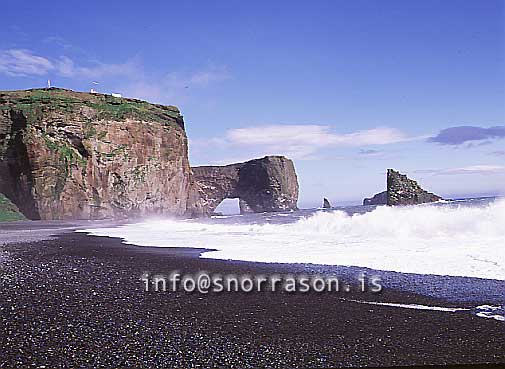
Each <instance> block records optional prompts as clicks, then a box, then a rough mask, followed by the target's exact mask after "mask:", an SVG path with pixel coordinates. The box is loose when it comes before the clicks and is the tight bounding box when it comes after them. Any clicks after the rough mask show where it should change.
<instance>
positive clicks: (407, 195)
mask: <svg viewBox="0 0 505 369" xmlns="http://www.w3.org/2000/svg"><path fill="white" fill-rule="evenodd" d="M439 200H442V198H441V197H440V196H437V195H435V194H433V193H431V192H428V191H426V190H424V189H422V188H421V186H419V184H418V183H417V182H416V181H414V180H412V179H410V178H408V177H407V176H406V175H404V174H401V173H400V172H397V171H395V170H394V169H388V172H387V190H386V191H384V192H380V193H378V194H376V195H375V196H374V197H372V198H366V199H364V200H363V205H391V206H396V205H417V204H424V203H429V202H435V201H439Z"/></svg>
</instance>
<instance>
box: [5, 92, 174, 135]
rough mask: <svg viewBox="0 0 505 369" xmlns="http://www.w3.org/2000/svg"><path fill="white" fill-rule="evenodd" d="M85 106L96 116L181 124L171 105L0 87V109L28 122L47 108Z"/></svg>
mask: <svg viewBox="0 0 505 369" xmlns="http://www.w3.org/2000/svg"><path fill="white" fill-rule="evenodd" d="M86 108H89V109H90V110H89V111H88V113H89V114H92V115H94V116H95V118H97V119H99V120H115V121H121V120H125V119H127V118H132V119H138V120H142V121H154V122H160V123H164V124H168V125H174V126H178V127H181V128H183V123H182V122H183V121H182V116H181V114H180V112H179V109H177V108H176V107H175V106H164V105H157V104H150V103H148V102H146V101H142V100H137V99H127V98H122V97H114V96H112V95H105V94H92V93H86V92H75V91H71V90H65V89H57V88H45V89H32V90H22V91H0V111H1V110H12V109H13V110H15V111H20V112H22V113H23V115H24V116H25V117H26V119H27V123H28V124H30V123H36V122H38V121H40V120H41V119H42V117H43V115H44V113H45V112H47V111H55V112H61V113H62V114H63V115H65V114H69V115H70V114H72V113H76V112H79V111H82V110H83V109H86Z"/></svg>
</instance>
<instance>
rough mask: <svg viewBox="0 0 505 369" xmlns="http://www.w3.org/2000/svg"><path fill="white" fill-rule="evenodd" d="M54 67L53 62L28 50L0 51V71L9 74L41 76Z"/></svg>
mask: <svg viewBox="0 0 505 369" xmlns="http://www.w3.org/2000/svg"><path fill="white" fill-rule="evenodd" d="M54 69H55V65H54V64H53V62H52V61H51V60H49V59H47V58H44V57H42V56H38V55H34V54H33V53H32V52H31V51H29V50H23V49H10V50H3V51H0V73H4V74H7V75H9V76H29V75H36V76H42V75H45V74H47V73H48V72H49V71H52V70H54Z"/></svg>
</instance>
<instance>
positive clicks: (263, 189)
mask: <svg viewBox="0 0 505 369" xmlns="http://www.w3.org/2000/svg"><path fill="white" fill-rule="evenodd" d="M226 198H239V199H240V201H239V205H240V212H241V213H247V212H256V213H258V212H265V211H266V212H272V211H284V210H291V209H296V203H297V201H298V180H297V177H296V172H295V168H294V165H293V162H292V161H291V160H289V159H287V158H285V157H283V156H266V157H264V158H262V159H255V160H250V161H247V162H245V163H237V164H231V165H226V166H203V167H194V168H192V185H191V188H190V193H189V198H188V209H187V215H188V216H193V217H195V216H205V215H209V214H211V213H212V212H213V211H214V210H215V209H216V207H217V206H218V205H219V204H220V203H221V201H223V200H224V199H226Z"/></svg>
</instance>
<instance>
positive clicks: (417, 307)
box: [344, 299, 478, 315]
mask: <svg viewBox="0 0 505 369" xmlns="http://www.w3.org/2000/svg"><path fill="white" fill-rule="evenodd" d="M344 300H346V301H352V302H356V303H358V304H367V305H380V306H390V307H396V308H402V309H414V310H431V311H444V312H447V313H455V312H458V311H469V310H471V309H469V308H457V307H443V306H431V305H419V304H397V303H394V302H375V301H361V300H347V299H344ZM477 315H478V314H477Z"/></svg>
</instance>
